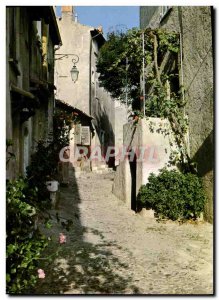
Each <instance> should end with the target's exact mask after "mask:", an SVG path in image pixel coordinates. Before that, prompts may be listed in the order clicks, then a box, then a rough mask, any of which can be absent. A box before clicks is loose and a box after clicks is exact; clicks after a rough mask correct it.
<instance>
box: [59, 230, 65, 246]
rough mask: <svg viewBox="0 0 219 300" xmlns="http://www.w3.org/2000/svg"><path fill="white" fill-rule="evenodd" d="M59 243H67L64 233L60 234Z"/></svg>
mask: <svg viewBox="0 0 219 300" xmlns="http://www.w3.org/2000/svg"><path fill="white" fill-rule="evenodd" d="M59 243H60V244H63V243H66V236H65V235H64V234H63V233H62V232H61V233H60V234H59Z"/></svg>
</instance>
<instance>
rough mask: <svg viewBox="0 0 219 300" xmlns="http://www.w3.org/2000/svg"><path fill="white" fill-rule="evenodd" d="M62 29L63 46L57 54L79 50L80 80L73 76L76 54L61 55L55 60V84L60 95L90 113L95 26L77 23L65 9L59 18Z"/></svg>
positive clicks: (59, 97)
mask: <svg viewBox="0 0 219 300" xmlns="http://www.w3.org/2000/svg"><path fill="white" fill-rule="evenodd" d="M57 22H58V26H59V30H60V33H61V36H62V43H63V45H62V47H61V48H60V49H59V50H57V51H56V54H76V55H78V57H79V61H78V63H77V64H76V67H77V69H78V70H79V75H78V81H76V82H75V83H74V82H73V81H72V79H71V74H70V70H71V68H72V66H73V63H72V59H73V58H75V57H73V56H72V55H69V56H68V57H63V58H62V59H61V60H58V58H60V57H61V55H60V56H59V55H56V57H55V58H56V61H55V85H56V87H57V91H56V98H57V99H59V100H62V101H65V102H67V103H69V104H70V105H72V106H75V107H77V108H78V109H80V110H82V111H84V112H85V113H87V114H89V113H90V111H89V63H90V60H89V49H90V39H91V35H90V30H91V29H92V28H91V27H88V26H85V25H82V24H80V23H75V21H74V20H73V17H72V15H70V14H67V13H63V14H62V18H57Z"/></svg>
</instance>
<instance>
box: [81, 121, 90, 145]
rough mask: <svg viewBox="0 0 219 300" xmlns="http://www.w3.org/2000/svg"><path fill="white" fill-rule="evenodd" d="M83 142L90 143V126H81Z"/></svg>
mask: <svg viewBox="0 0 219 300" xmlns="http://www.w3.org/2000/svg"><path fill="white" fill-rule="evenodd" d="M81 144H82V145H87V146H88V145H90V127H89V126H82V127H81Z"/></svg>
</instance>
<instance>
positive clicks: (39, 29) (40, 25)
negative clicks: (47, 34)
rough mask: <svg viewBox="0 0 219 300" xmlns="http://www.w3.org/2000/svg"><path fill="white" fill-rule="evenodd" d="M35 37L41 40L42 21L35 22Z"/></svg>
mask: <svg viewBox="0 0 219 300" xmlns="http://www.w3.org/2000/svg"><path fill="white" fill-rule="evenodd" d="M36 28H37V37H38V39H39V40H40V41H41V38H42V21H41V20H40V21H36Z"/></svg>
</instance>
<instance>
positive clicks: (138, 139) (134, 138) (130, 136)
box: [113, 118, 177, 207]
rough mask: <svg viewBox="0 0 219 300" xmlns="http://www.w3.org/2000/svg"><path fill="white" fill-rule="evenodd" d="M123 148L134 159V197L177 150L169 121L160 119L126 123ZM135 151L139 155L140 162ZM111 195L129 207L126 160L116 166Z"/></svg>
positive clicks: (127, 163) (129, 188)
mask: <svg viewBox="0 0 219 300" xmlns="http://www.w3.org/2000/svg"><path fill="white" fill-rule="evenodd" d="M123 144H124V146H126V147H129V148H130V149H133V150H134V151H135V152H136V155H137V161H136V195H137V194H138V191H139V189H140V187H141V185H143V184H146V183H147V182H148V177H149V175H150V173H152V172H153V173H155V174H158V173H159V170H160V169H161V168H163V167H165V166H167V164H168V162H169V157H170V153H171V151H173V150H176V149H177V147H176V146H175V143H174V137H173V133H172V131H171V129H170V124H169V121H168V120H166V119H165V120H162V119H160V118H148V119H147V120H146V119H140V120H139V121H138V123H137V124H135V123H134V121H131V122H129V123H126V124H125V125H124V126H123ZM171 145H172V146H171ZM140 147H142V148H140ZM136 149H138V150H139V151H141V153H143V155H142V159H141V153H140V152H138V150H137V151H136ZM141 149H142V150H141ZM113 193H114V194H115V195H116V196H117V197H118V198H120V199H121V200H123V201H124V202H126V203H127V205H128V206H129V207H130V205H131V171H130V165H129V160H128V159H127V158H126V159H125V160H120V162H119V165H118V166H117V169H116V173H115V178H114V184H113Z"/></svg>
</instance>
